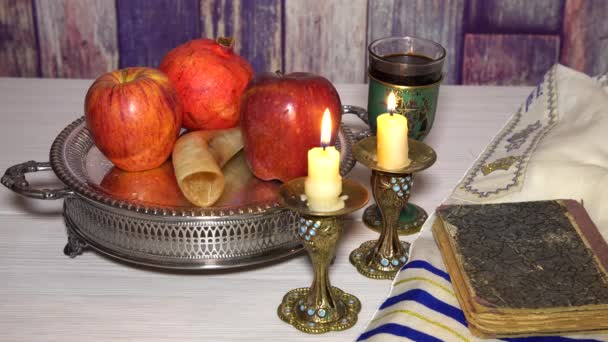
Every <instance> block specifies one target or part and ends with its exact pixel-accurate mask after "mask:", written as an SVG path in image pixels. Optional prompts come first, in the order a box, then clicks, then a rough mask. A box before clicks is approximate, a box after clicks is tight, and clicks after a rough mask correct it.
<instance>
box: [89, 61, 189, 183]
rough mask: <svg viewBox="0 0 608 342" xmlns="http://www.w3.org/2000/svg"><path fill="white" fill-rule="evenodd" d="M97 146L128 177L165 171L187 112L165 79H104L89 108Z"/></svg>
mask: <svg viewBox="0 0 608 342" xmlns="http://www.w3.org/2000/svg"><path fill="white" fill-rule="evenodd" d="M84 113H85V117H86V122H87V127H88V129H89V131H90V132H91V136H92V138H93V141H94V142H95V145H96V146H97V148H99V150H100V151H101V152H102V153H103V154H104V155H105V156H106V157H107V158H108V159H109V160H110V161H112V163H114V165H116V166H118V167H119V168H121V169H123V170H127V171H142V170H149V169H153V168H155V167H158V166H160V165H161V164H162V163H164V162H165V161H166V160H167V158H169V156H170V155H171V151H172V150H173V145H174V144H175V141H176V140H177V136H178V134H179V131H180V127H181V124H182V107H181V105H180V103H179V100H178V97H177V93H176V92H175V88H174V87H173V85H172V84H171V82H170V81H169V79H168V78H167V76H166V75H165V74H163V73H162V72H160V71H159V70H157V69H152V68H143V67H136V68H126V69H122V70H117V71H113V72H110V73H107V74H104V75H102V76H100V77H99V78H98V79H97V80H95V82H94V83H93V85H92V86H91V87H90V88H89V91H88V92H87V96H86V99H85V104H84Z"/></svg>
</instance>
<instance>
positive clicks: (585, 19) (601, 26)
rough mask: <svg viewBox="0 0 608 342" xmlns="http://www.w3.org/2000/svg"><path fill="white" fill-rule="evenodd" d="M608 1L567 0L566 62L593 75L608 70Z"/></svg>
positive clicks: (565, 12)
mask: <svg viewBox="0 0 608 342" xmlns="http://www.w3.org/2000/svg"><path fill="white" fill-rule="evenodd" d="M606 14H608V1H605V0H567V1H566V9H565V11H564V16H565V18H564V33H563V37H564V44H563V48H562V56H561V61H562V63H564V64H566V65H568V66H571V67H573V68H575V69H577V70H580V71H584V72H586V73H588V74H590V75H596V74H599V73H603V72H606V71H608V20H607V19H606Z"/></svg>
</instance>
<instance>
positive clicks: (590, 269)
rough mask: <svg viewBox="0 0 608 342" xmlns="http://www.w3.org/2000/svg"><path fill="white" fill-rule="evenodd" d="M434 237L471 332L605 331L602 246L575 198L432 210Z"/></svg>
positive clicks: (607, 287) (607, 286)
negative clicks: (435, 216)
mask: <svg viewBox="0 0 608 342" xmlns="http://www.w3.org/2000/svg"><path fill="white" fill-rule="evenodd" d="M437 217H438V219H437V220H436V222H435V224H434V226H433V234H434V236H435V240H436V241H437V243H438V245H439V248H440V250H441V253H442V256H443V259H444V262H445V264H446V266H447V269H448V273H449V274H450V277H451V279H452V283H453V285H454V289H455V291H456V296H457V298H458V301H459V302H460V305H461V307H462V309H463V311H464V314H465V317H466V318H467V321H468V323H469V328H470V329H471V331H472V333H473V334H475V335H477V336H480V337H511V336H525V335H543V334H556V333H564V332H574V331H587V330H604V329H608V274H607V272H606V270H607V269H608V245H607V244H606V242H605V241H604V239H603V238H602V236H601V235H600V233H599V232H598V230H597V228H596V227H595V225H594V224H593V222H592V221H591V219H590V218H589V216H588V214H587V212H586V211H585V209H584V208H583V207H582V205H580V204H579V203H577V202H576V201H573V200H552V201H539V202H520V203H503V204H483V205H448V206H442V207H439V208H438V209H437Z"/></svg>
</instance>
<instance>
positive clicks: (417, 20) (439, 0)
mask: <svg viewBox="0 0 608 342" xmlns="http://www.w3.org/2000/svg"><path fill="white" fill-rule="evenodd" d="M464 7H465V0H369V4H368V33H367V40H368V42H371V41H373V40H375V39H378V38H382V37H387V36H405V35H407V36H414V37H420V38H426V39H431V40H434V41H436V42H439V43H440V44H441V45H443V47H445V49H446V50H447V57H446V61H445V64H444V71H445V72H446V77H445V79H444V83H446V84H454V83H458V81H459V79H460V65H461V62H460V58H461V55H462V36H463V28H462V26H463V16H464Z"/></svg>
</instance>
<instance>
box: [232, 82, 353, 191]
mask: <svg viewBox="0 0 608 342" xmlns="http://www.w3.org/2000/svg"><path fill="white" fill-rule="evenodd" d="M326 108H329V111H330V113H331V121H332V141H331V144H333V143H334V142H335V137H336V134H337V132H338V129H339V126H340V120H341V117H342V105H341V104H340V97H339V96H338V92H337V91H336V89H335V88H334V86H333V85H332V84H331V82H329V81H328V80H327V79H325V78H323V77H321V76H316V75H313V74H308V73H299V72H298V73H293V74H289V75H285V76H283V75H280V74H272V73H264V74H261V75H260V76H258V77H256V78H255V79H254V80H253V81H252V82H251V83H250V85H249V87H248V88H247V90H246V91H245V94H244V95H243V98H242V102H241V128H242V130H243V140H244V144H245V155H246V157H247V162H248V163H249V167H250V168H251V171H252V172H253V174H254V175H255V176H256V177H258V178H261V179H263V180H271V179H278V180H281V181H283V182H286V181H289V180H291V179H293V178H297V177H301V176H305V175H306V174H307V171H308V170H307V165H308V157H307V155H308V150H309V149H311V148H313V147H318V146H320V140H321V119H322V117H323V113H324V111H325V109H326Z"/></svg>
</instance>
